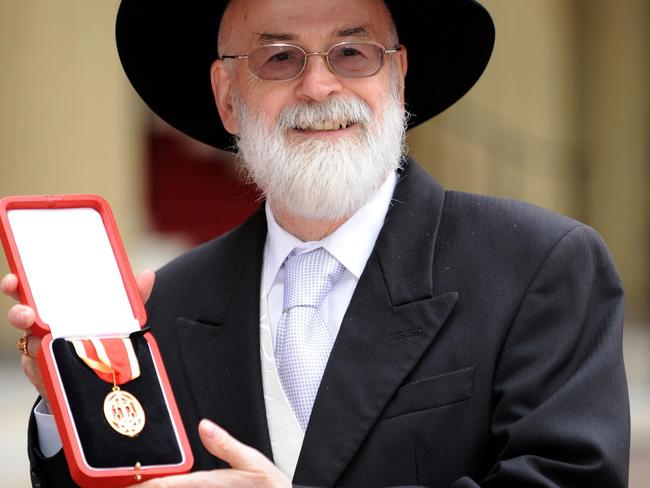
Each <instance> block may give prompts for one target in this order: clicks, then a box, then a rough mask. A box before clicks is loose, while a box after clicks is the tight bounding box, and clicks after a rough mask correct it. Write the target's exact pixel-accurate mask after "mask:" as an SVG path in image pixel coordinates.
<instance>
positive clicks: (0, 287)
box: [0, 274, 18, 300]
mask: <svg viewBox="0 0 650 488" xmlns="http://www.w3.org/2000/svg"><path fill="white" fill-rule="evenodd" d="M0 291H2V293H4V294H5V295H7V296H10V297H11V298H13V299H14V300H18V277H17V276H16V275H15V274H8V275H5V276H4V278H2V281H1V282H0Z"/></svg>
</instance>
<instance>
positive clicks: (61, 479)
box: [27, 398, 77, 488]
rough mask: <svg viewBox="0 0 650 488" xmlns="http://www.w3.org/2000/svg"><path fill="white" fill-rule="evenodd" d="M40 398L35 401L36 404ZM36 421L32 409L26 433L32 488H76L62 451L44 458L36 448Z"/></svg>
mask: <svg viewBox="0 0 650 488" xmlns="http://www.w3.org/2000/svg"><path fill="white" fill-rule="evenodd" d="M39 401H40V398H39V399H38V400H37V401H36V403H38V402H39ZM34 405H36V404H34ZM36 429H37V427H36V419H35V418H34V409H33V408H32V414H31V416H30V418H29V427H28V431H27V452H28V456H29V465H30V466H29V475H30V478H31V482H32V486H33V487H34V488H47V487H50V486H56V487H62V488H67V487H76V486H77V484H76V483H75V482H74V481H72V478H71V477H70V471H69V470H68V464H67V463H66V460H65V456H64V455H63V449H61V450H60V451H59V452H58V453H57V454H55V455H54V456H52V457H49V458H48V457H45V456H44V455H43V453H41V450H40V449H39V448H38V432H37V430H36Z"/></svg>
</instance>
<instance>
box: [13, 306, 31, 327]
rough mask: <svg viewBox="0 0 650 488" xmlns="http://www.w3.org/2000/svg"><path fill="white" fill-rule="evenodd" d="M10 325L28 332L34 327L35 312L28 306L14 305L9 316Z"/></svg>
mask: <svg viewBox="0 0 650 488" xmlns="http://www.w3.org/2000/svg"><path fill="white" fill-rule="evenodd" d="M7 318H8V319H9V323H10V324H11V325H12V326H14V327H15V328H16V329H20V330H25V331H28V330H29V329H30V328H31V326H32V325H34V311H33V310H32V309H31V308H29V307H28V306H26V305H14V306H13V307H11V308H10V309H9V313H8V314H7Z"/></svg>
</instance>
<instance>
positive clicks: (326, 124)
mask: <svg viewBox="0 0 650 488" xmlns="http://www.w3.org/2000/svg"><path fill="white" fill-rule="evenodd" d="M353 124H354V122H352V121H347V120H346V121H342V122H340V121H334V120H321V121H320V122H316V123H314V124H309V125H308V124H302V125H299V126H297V127H294V129H296V130H299V131H303V132H315V131H335V130H342V129H347V128H348V127H350V126H351V125H353Z"/></svg>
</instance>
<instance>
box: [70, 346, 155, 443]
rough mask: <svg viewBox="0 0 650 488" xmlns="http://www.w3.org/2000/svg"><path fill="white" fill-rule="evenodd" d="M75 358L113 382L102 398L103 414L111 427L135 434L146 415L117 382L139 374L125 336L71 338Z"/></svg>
mask: <svg viewBox="0 0 650 488" xmlns="http://www.w3.org/2000/svg"><path fill="white" fill-rule="evenodd" d="M71 342H72V344H73V346H74V348H75V351H76V353H77V355H78V356H79V358H80V359H81V360H82V361H83V362H84V363H86V365H88V366H89V367H90V369H92V370H93V371H94V372H95V374H96V375H97V376H98V377H100V378H101V379H103V380H104V381H107V382H111V383H113V388H112V389H111V392H110V393H109V394H108V395H106V398H105V399H104V418H106V421H107V422H108V425H110V426H111V428H112V429H113V430H115V431H116V432H118V433H119V434H122V435H123V436H126V437H136V436H137V435H138V434H140V432H142V429H144V425H145V421H146V417H145V413H144V409H143V408H142V405H141V404H140V402H139V401H138V399H137V398H136V397H135V396H133V395H132V394H131V393H129V392H128V391H125V390H122V389H121V388H120V387H119V385H121V384H124V383H126V382H128V381H131V380H133V379H135V378H137V377H138V376H140V366H139V364H138V359H137V357H136V355H135V351H134V350H133V344H132V343H131V340H130V339H129V338H119V339H115V338H110V339H77V340H73V341H71Z"/></svg>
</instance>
